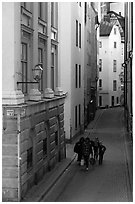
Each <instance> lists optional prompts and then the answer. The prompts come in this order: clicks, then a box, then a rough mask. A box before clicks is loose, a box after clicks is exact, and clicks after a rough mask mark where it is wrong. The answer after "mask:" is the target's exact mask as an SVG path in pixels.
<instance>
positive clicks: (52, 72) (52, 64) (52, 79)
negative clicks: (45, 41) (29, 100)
mask: <svg viewBox="0 0 135 204" xmlns="http://www.w3.org/2000/svg"><path fill="white" fill-rule="evenodd" d="M51 88H52V90H54V52H52V54H51Z"/></svg>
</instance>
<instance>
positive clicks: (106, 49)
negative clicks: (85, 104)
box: [99, 25, 123, 106]
mask: <svg viewBox="0 0 135 204" xmlns="http://www.w3.org/2000/svg"><path fill="white" fill-rule="evenodd" d="M114 28H116V33H117V34H116V35H115V34H114ZM99 41H102V48H99V59H102V60H103V63H102V65H103V66H102V72H99V79H102V91H99V95H101V96H102V98H103V101H102V102H103V104H102V105H103V106H106V105H109V106H111V97H112V96H114V101H115V102H114V105H117V103H116V97H119V98H120V95H121V94H122V92H121V90H120V80H119V74H120V72H121V64H122V62H123V56H122V47H123V44H122V43H121V36H120V33H119V29H118V27H117V26H115V25H114V26H113V28H112V31H111V33H110V36H109V37H99ZM114 42H116V44H117V48H114ZM113 60H116V61H117V72H113ZM113 80H117V91H113Z"/></svg>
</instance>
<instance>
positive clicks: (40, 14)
mask: <svg viewBox="0 0 135 204" xmlns="http://www.w3.org/2000/svg"><path fill="white" fill-rule="evenodd" d="M42 7H43V6H42V2H39V3H38V17H39V18H41V19H42V17H43V13H42Z"/></svg>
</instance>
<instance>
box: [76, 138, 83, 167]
mask: <svg viewBox="0 0 135 204" xmlns="http://www.w3.org/2000/svg"><path fill="white" fill-rule="evenodd" d="M83 143H84V137H81V138H80V140H79V141H78V142H77V143H76V144H75V146H74V152H75V153H77V154H78V157H77V161H78V163H79V165H80V163H81V159H82V145H83Z"/></svg>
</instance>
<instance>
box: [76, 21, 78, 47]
mask: <svg viewBox="0 0 135 204" xmlns="http://www.w3.org/2000/svg"><path fill="white" fill-rule="evenodd" d="M76 47H78V21H77V20H76Z"/></svg>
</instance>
